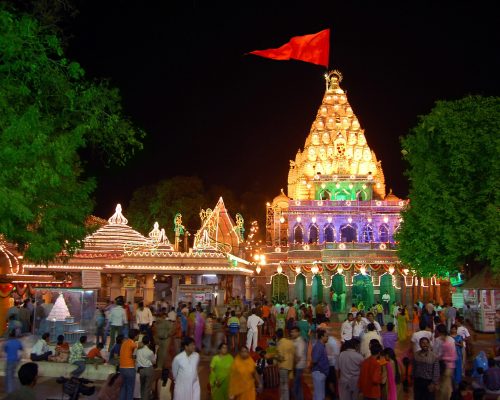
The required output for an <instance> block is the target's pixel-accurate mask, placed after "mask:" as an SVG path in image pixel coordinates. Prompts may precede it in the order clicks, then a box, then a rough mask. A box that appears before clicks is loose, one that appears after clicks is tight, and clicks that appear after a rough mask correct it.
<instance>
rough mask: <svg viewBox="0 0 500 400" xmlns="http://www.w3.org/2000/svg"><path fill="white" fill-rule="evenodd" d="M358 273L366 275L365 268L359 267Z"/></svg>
mask: <svg viewBox="0 0 500 400" xmlns="http://www.w3.org/2000/svg"><path fill="white" fill-rule="evenodd" d="M359 271H360V272H361V275H366V268H365V267H361V268H360V269H359Z"/></svg>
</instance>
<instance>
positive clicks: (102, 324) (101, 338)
mask: <svg viewBox="0 0 500 400" xmlns="http://www.w3.org/2000/svg"><path fill="white" fill-rule="evenodd" d="M95 327H96V331H95V342H96V343H104V344H106V334H105V331H106V315H105V314H104V310H102V309H100V308H98V309H97V310H96V317H95Z"/></svg>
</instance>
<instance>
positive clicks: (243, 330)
mask: <svg viewBox="0 0 500 400" xmlns="http://www.w3.org/2000/svg"><path fill="white" fill-rule="evenodd" d="M247 332H248V328H247V318H246V316H245V313H241V316H240V339H239V341H238V347H240V346H243V345H244V344H245V342H246V340H247Z"/></svg>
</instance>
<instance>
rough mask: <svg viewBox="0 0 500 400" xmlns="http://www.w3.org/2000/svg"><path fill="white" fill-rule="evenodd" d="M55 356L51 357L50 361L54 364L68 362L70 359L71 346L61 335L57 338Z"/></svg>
mask: <svg viewBox="0 0 500 400" xmlns="http://www.w3.org/2000/svg"><path fill="white" fill-rule="evenodd" d="M54 352H55V354H54V355H53V356H49V361H52V362H60V363H63V362H68V359H69V344H68V342H65V341H64V335H59V336H58V337H57V344H56V348H55V350H54Z"/></svg>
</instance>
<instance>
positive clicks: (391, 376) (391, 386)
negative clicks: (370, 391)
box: [380, 347, 404, 400]
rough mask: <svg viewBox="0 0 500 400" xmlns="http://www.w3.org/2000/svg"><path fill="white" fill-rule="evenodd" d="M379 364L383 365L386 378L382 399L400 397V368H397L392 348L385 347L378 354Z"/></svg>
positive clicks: (388, 399) (401, 387) (401, 392)
mask: <svg viewBox="0 0 500 400" xmlns="http://www.w3.org/2000/svg"><path fill="white" fill-rule="evenodd" d="M380 359H381V362H380V364H381V365H385V368H386V373H387V379H386V382H385V385H384V387H383V391H382V399H384V400H397V399H402V398H403V397H404V395H403V386H402V384H401V381H402V379H401V369H400V368H399V364H398V361H397V359H396V354H395V353H394V350H393V349H391V348H390V347H386V348H385V349H384V350H383V351H382V353H381V355H380ZM384 361H385V363H384Z"/></svg>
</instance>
